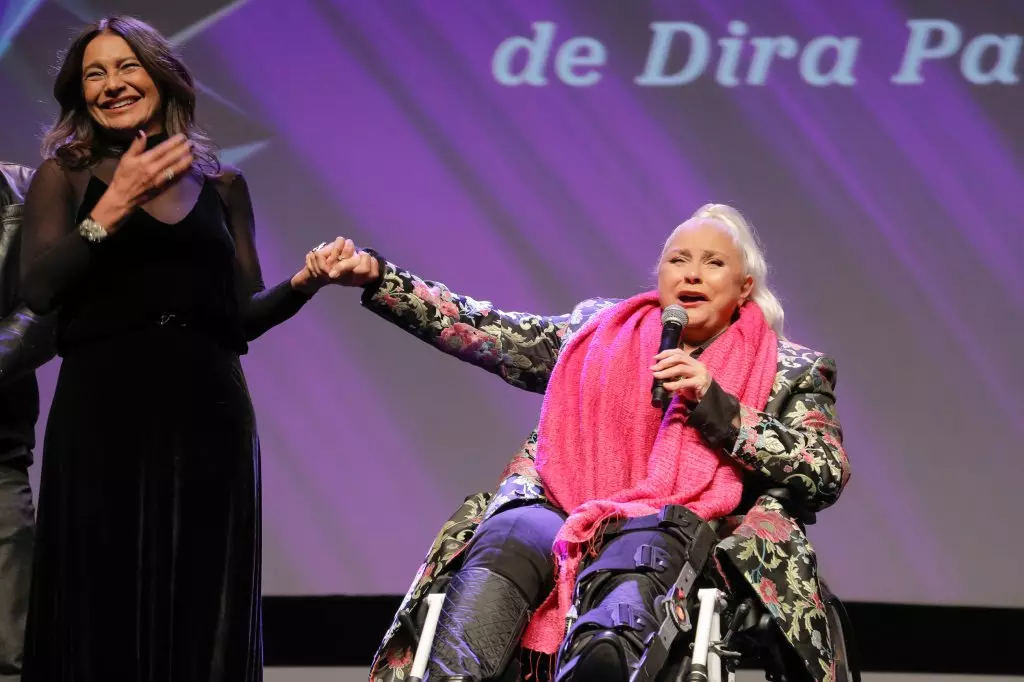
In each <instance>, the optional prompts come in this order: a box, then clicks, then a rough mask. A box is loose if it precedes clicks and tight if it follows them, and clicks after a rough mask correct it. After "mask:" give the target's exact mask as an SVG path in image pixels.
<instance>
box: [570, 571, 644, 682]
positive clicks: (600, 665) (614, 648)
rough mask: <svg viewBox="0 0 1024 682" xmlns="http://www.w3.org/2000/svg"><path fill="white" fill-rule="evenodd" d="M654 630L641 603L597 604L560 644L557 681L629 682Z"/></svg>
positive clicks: (577, 622)
mask: <svg viewBox="0 0 1024 682" xmlns="http://www.w3.org/2000/svg"><path fill="white" fill-rule="evenodd" d="M627 579H631V578H627ZM640 579H643V577H642V576H641V577H640ZM613 593H614V591H613ZM657 628H658V621H657V620H656V618H655V617H654V615H653V614H652V613H651V612H650V611H649V610H648V609H646V608H645V607H644V605H643V604H631V603H622V602H618V603H603V604H599V605H598V606H596V607H594V608H592V609H590V610H589V611H588V612H587V613H586V614H585V615H584V616H583V617H581V618H580V619H579V620H577V621H576V622H575V623H574V624H573V626H572V629H571V630H570V631H569V634H568V635H567V636H566V638H565V641H564V642H563V643H562V647H561V649H560V650H559V652H558V662H557V668H556V670H557V673H556V680H557V682H584V681H585V682H628V680H629V678H630V676H631V675H632V672H633V671H634V670H635V669H636V666H637V664H638V663H639V661H640V656H641V654H642V653H643V650H644V647H645V642H646V639H647V638H648V637H649V636H650V635H651V634H653V633H655V632H656V631H657Z"/></svg>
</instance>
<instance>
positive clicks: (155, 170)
mask: <svg viewBox="0 0 1024 682" xmlns="http://www.w3.org/2000/svg"><path fill="white" fill-rule="evenodd" d="M193 161H194V157H193V156H192V143H191V141H190V140H189V139H188V138H186V137H185V136H184V135H180V134H179V135H175V136H173V137H171V138H169V139H167V140H165V141H164V142H161V143H160V144H158V145H157V146H155V147H153V148H152V149H150V150H148V151H147V150H146V135H145V133H142V132H140V133H139V134H138V135H137V136H136V137H135V139H134V140H132V143H131V146H129V147H128V150H127V151H125V153H124V155H123V156H122V157H121V159H120V161H119V162H118V164H117V170H115V171H114V177H113V179H112V180H111V181H110V186H109V188H108V189H107V191H106V192H105V193H104V195H103V197H101V198H100V201H99V202H97V205H96V208H95V209H94V210H93V211H92V217H93V219H94V220H96V221H97V222H98V223H100V224H101V225H103V227H104V228H106V229H107V231H108V232H111V231H113V230H114V229H116V225H117V224H118V223H119V222H120V221H121V220H123V219H124V218H125V217H126V216H127V215H128V214H129V213H131V212H132V211H133V210H135V209H136V208H138V207H139V206H141V205H142V204H145V203H146V202H147V201H149V200H150V199H151V198H152V197H153V196H154V195H155V194H157V193H159V192H160V191H161V190H163V189H164V188H166V187H167V185H169V184H171V183H172V182H173V181H174V180H175V179H176V178H179V177H181V175H182V174H184V173H186V172H188V170H189V169H190V168H192V163H193Z"/></svg>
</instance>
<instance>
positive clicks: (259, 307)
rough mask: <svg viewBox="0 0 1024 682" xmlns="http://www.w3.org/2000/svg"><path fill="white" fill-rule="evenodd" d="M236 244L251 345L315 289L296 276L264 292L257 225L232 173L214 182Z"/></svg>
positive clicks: (241, 182) (240, 180)
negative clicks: (225, 210)
mask: <svg viewBox="0 0 1024 682" xmlns="http://www.w3.org/2000/svg"><path fill="white" fill-rule="evenodd" d="M217 182H218V183H220V186H219V187H218V189H219V190H220V191H221V196H222V198H223V199H224V203H225V206H226V209H227V214H228V224H229V226H230V229H231V236H232V239H233V240H234V243H235V287H236V290H237V293H238V298H239V301H238V303H239V309H240V311H241V314H242V324H243V327H244V328H245V336H246V340H248V341H252V340H253V339H255V338H257V337H259V336H260V335H261V334H263V333H264V332H266V331H268V330H269V329H271V328H273V327H275V326H277V325H279V324H281V323H282V322H284V321H285V320H287V319H289V318H290V317H292V316H293V315H295V313H297V312H298V311H299V309H301V308H302V306H304V305H305V304H306V302H307V301H308V300H309V299H310V297H311V296H312V295H313V292H314V291H315V288H312V286H311V287H310V288H306V286H305V285H306V282H305V281H304V280H303V279H302V278H301V277H300V275H301V273H299V274H296V275H295V276H293V277H292V278H291V279H287V280H285V281H283V282H280V283H279V284H276V285H275V286H273V287H271V288H270V289H267V288H266V287H265V286H264V285H263V273H262V270H261V269H260V259H259V255H258V254H257V252H256V221H255V218H254V216H253V210H252V198H251V197H250V195H249V186H248V184H247V183H246V182H245V177H244V176H243V175H242V174H241V172H240V171H238V170H235V169H231V170H228V171H225V173H224V174H223V175H222V176H221V177H220V178H218V179H217Z"/></svg>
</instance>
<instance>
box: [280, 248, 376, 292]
mask: <svg viewBox="0 0 1024 682" xmlns="http://www.w3.org/2000/svg"><path fill="white" fill-rule="evenodd" d="M379 276H380V266H379V265H378V263H377V259H376V258H374V257H373V256H371V255H370V254H369V253H367V252H366V251H360V250H358V249H356V245H355V243H354V242H353V241H352V240H351V239H345V238H344V237H338V238H337V239H335V240H334V241H333V242H330V243H327V244H321V245H320V246H318V247H316V248H315V249H313V250H312V251H310V252H309V253H307V254H306V265H305V267H304V268H303V269H302V270H301V271H300V272H299V273H297V274H296V275H295V277H293V278H292V286H293V287H295V288H296V289H300V290H302V291H306V292H309V293H312V292H314V291H316V290H318V289H320V288H321V287H323V286H324V285H327V284H338V285H341V286H347V287H361V286H365V285H366V284H368V283H369V282H372V281H373V280H375V279H377V278H378V277H379Z"/></svg>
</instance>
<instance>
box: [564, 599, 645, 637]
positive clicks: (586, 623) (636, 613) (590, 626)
mask: <svg viewBox="0 0 1024 682" xmlns="http://www.w3.org/2000/svg"><path fill="white" fill-rule="evenodd" d="M658 625H660V622H659V621H657V620H655V619H654V617H652V616H651V614H649V613H647V612H645V611H642V610H640V609H637V608H634V607H633V606H632V605H631V604H601V605H600V606H596V607H594V608H592V609H591V610H589V611H587V612H586V613H585V614H583V616H582V617H581V618H580V619H579V620H578V621H576V623H575V624H573V626H572V632H573V634H574V635H575V634H576V633H580V632H585V631H587V630H606V629H609V630H610V629H615V630H624V629H625V630H635V631H636V632H653V631H654V630H657V629H658Z"/></svg>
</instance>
